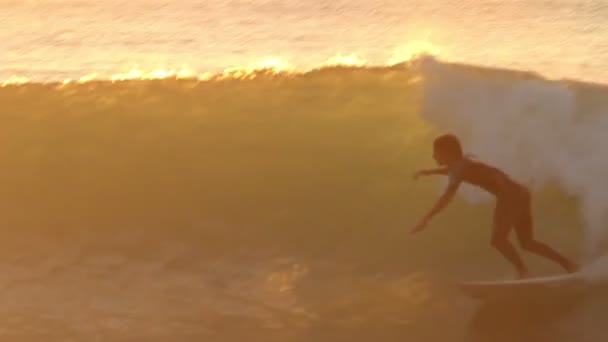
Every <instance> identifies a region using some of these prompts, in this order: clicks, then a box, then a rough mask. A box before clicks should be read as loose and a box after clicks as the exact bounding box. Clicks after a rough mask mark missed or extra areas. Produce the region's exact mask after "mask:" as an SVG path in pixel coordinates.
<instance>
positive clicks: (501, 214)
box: [492, 201, 528, 278]
mask: <svg viewBox="0 0 608 342" xmlns="http://www.w3.org/2000/svg"><path fill="white" fill-rule="evenodd" d="M508 209H509V208H508V207H506V206H505V205H504V204H503V203H500V201H499V202H497V203H496V209H495V210H494V229H493V231H492V246H494V248H496V249H497V250H498V251H499V252H500V253H501V254H502V255H503V256H504V257H505V258H507V260H509V262H510V263H511V264H512V265H513V266H515V268H516V269H517V273H518V275H519V277H520V278H525V277H526V276H527V275H528V269H527V268H526V266H525V265H524V262H523V261H522V259H521V257H520V256H519V254H518V253H517V250H516V249H515V247H514V246H513V244H512V243H511V242H510V241H509V232H510V231H511V228H512V227H513V225H512V220H511V219H510V216H511V215H510V213H509V210H508Z"/></svg>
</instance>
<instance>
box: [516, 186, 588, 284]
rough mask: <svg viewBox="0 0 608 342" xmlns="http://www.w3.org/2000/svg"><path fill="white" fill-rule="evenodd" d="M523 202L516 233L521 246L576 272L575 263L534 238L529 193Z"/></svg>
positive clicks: (567, 269)
mask: <svg viewBox="0 0 608 342" xmlns="http://www.w3.org/2000/svg"><path fill="white" fill-rule="evenodd" d="M522 204H523V205H525V206H524V207H522V208H521V212H520V213H521V215H519V217H518V218H517V220H516V223H515V234H517V239H518V240H519V243H520V244H521V247H522V248H523V249H524V250H526V251H528V252H530V253H534V254H536V255H540V256H543V257H545V258H547V259H550V260H553V261H554V262H556V263H558V264H560V265H561V266H562V267H563V268H564V269H565V270H566V271H567V272H570V273H572V272H576V270H577V269H578V267H577V266H576V264H575V263H573V262H572V261H570V260H568V259H567V258H566V257H564V256H563V255H561V254H560V253H559V252H557V251H556V250H554V249H553V248H551V247H549V245H547V244H544V243H542V242H540V241H538V240H536V239H534V232H533V228H534V227H533V226H534V223H533V219H532V205H531V201H530V196H529V194H528V195H527V196H526V198H525V199H524V201H523V202H522Z"/></svg>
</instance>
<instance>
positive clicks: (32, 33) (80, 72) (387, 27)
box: [0, 0, 608, 82]
mask: <svg viewBox="0 0 608 342" xmlns="http://www.w3.org/2000/svg"><path fill="white" fill-rule="evenodd" d="M607 19H608V3H606V2H605V1H603V0H526V1H521V0H506V1H494V0H466V1H454V0H436V1H419V0H414V1H408V2H407V3H404V2H403V1H398V0H373V1H369V0H354V1H344V0H335V1H324V0H312V1H306V2H302V1H293V0H263V1H248V0H207V1H194V0H183V1H165V0H134V1H127V2H126V1H116V0H103V1H95V2H92V1H83V0H28V1H9V0H4V1H2V2H0V32H1V33H0V50H1V51H2V54H1V55H0V79H7V78H9V77H11V76H19V77H26V78H29V79H38V80H45V79H61V80H63V79H65V78H72V79H77V78H80V77H82V76H85V75H90V74H93V73H96V74H97V75H98V76H99V77H105V76H108V75H113V74H120V73H125V72H128V71H130V70H133V69H140V70H142V71H145V72H150V71H153V70H157V69H165V70H182V69H188V70H192V71H193V72H197V73H204V72H217V71H221V70H224V69H225V68H230V67H237V66H246V65H251V64H259V63H263V62H264V61H266V60H268V59H277V58H279V59H281V60H282V61H283V62H284V63H289V64H290V65H293V66H294V67H296V68H298V69H309V68H313V67H316V66H318V65H323V64H326V63H327V62H328V60H330V61H333V62H335V61H336V58H335V57H339V56H342V57H345V56H350V58H347V59H346V60H349V61H351V62H352V61H353V60H354V58H355V57H356V60H357V61H365V62H367V63H368V64H373V65H384V64H387V63H389V62H391V61H399V60H401V59H404V58H407V57H408V56H410V55H411V54H412V53H414V52H419V50H427V51H432V52H434V53H438V54H439V55H440V56H441V57H442V58H443V59H444V60H449V61H455V62H466V63H469V64H476V65H486V66H500V67H509V68H517V69H526V70H532V71H536V72H540V73H542V74H543V75H545V76H547V77H551V78H564V77H567V78H577V79H584V80H591V81H596V82H599V81H605V80H606V78H607V77H608V76H607V74H606V71H605V70H606V68H605V65H606V64H607V59H606V55H607V52H608V35H607V32H608V27H607V26H606V25H608V24H606V23H607V22H608V20H607ZM337 60H342V61H343V60H344V58H342V59H340V58H338V59H337Z"/></svg>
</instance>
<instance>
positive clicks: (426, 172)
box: [414, 167, 448, 179]
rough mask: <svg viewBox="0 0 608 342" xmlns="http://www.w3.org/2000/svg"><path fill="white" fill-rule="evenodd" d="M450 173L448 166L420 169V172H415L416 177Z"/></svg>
mask: <svg viewBox="0 0 608 342" xmlns="http://www.w3.org/2000/svg"><path fill="white" fill-rule="evenodd" d="M447 174H448V168H447V167H438V168H435V169H426V170H420V171H418V172H416V173H415V174H414V179H416V178H418V177H420V176H430V175H447Z"/></svg>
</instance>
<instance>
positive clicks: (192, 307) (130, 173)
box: [0, 59, 608, 341]
mask: <svg viewBox="0 0 608 342" xmlns="http://www.w3.org/2000/svg"><path fill="white" fill-rule="evenodd" d="M605 98H606V90H605V89H604V88H603V87H601V86H597V85H589V84H577V83H573V82H570V83H568V82H561V83H560V82H551V81H548V80H544V79H542V78H540V77H538V76H536V75H532V74H525V73H519V72H515V71H506V70H492V69H482V68H477V67H473V66H465V65H455V64H446V63H442V62H439V61H436V60H432V59H431V60H429V59H420V60H417V61H415V62H412V63H410V64H405V65H397V66H394V67H384V68H364V67H360V68H355V67H353V68H338V67H336V68H325V69H320V70H315V71H311V72H307V73H302V74H269V73H260V74H258V75H256V77H255V78H252V79H215V80H207V81H199V80H171V79H164V80H146V81H123V82H102V81H92V82H87V83H83V84H76V83H73V84H25V85H13V86H6V87H3V88H0V108H2V125H0V130H1V134H0V137H1V139H2V141H1V143H0V161H1V163H2V164H1V165H0V166H1V170H2V177H0V189H2V191H1V192H0V218H1V219H2V223H3V226H4V227H5V229H4V231H3V239H2V242H1V244H2V252H1V253H2V256H3V258H1V259H2V261H0V267H1V268H2V270H3V272H2V273H3V277H2V279H1V280H0V281H1V283H2V286H3V287H4V289H5V291H4V292H3V294H2V295H0V298H2V299H4V300H5V301H6V303H7V305H3V306H2V308H0V316H4V317H5V318H6V319H5V320H2V321H3V322H5V323H3V326H2V328H3V329H4V330H3V331H5V332H6V335H7V336H12V337H14V339H15V340H19V339H21V340H28V339H29V340H31V339H33V338H34V337H36V338H39V337H45V338H46V339H47V340H48V339H49V338H50V339H54V338H56V339H58V340H65V338H67V337H71V338H90V337H91V336H99V337H105V338H106V339H113V340H129V341H132V340H138V339H142V340H144V339H145V340H151V339H152V340H155V339H157V340H160V339H167V338H172V339H178V340H189V339H195V340H197V339H199V340H200V338H201V337H207V338H209V339H213V340H226V341H228V340H235V341H236V340H243V338H247V339H248V340H252V339H253V340H259V341H274V340H276V341H292V340H293V341H302V340H309V339H314V340H327V341H336V340H341V339H346V338H348V339H350V340H360V341H364V340H368V339H369V338H371V337H372V336H374V338H377V337H378V336H381V337H382V338H384V339H385V340H403V338H406V339H409V340H416V341H433V340H445V339H446V338H447V337H450V338H453V336H463V337H464V338H465V339H467V340H475V341H478V340H480V339H481V340H483V339H484V338H487V340H491V341H495V340H497V338H499V337H504V338H505V339H506V340H521V339H522V338H528V337H526V336H537V335H536V334H547V335H550V336H552V337H555V338H566V337H567V338H568V340H572V338H571V337H572V335H568V334H564V332H563V331H562V330H560V329H562V328H563V329H566V330H567V331H568V333H569V334H578V333H580V335H576V336H575V337H581V336H582V337H581V338H583V337H585V338H587V337H586V336H600V335H597V334H600V333H601V330H598V332H597V334H595V332H594V331H589V329H586V330H585V331H580V332H579V331H578V330H577V327H579V326H581V325H580V324H578V323H584V324H583V325H585V326H587V327H593V326H598V329H600V328H601V325H600V324H595V323H596V322H595V321H594V319H595V318H594V317H602V316H603V315H601V314H600V313H601V310H603V309H602V307H605V305H603V306H602V305H600V303H601V300H596V301H594V302H593V304H586V305H585V306H582V307H580V306H578V304H577V303H578V302H575V303H574V305H571V304H572V301H571V300H570V299H565V298H560V299H557V298H552V300H551V301H550V303H552V305H554V306H555V308H554V309H555V310H552V314H555V315H556V316H560V317H559V319H560V320H562V319H563V318H564V317H566V318H567V320H566V322H568V323H567V324H566V326H561V325H560V326H559V327H558V328H555V327H553V326H550V325H547V324H545V323H546V322H554V321H555V320H557V319H558V318H557V317H556V316H555V317H554V316H551V317H548V316H547V312H546V311H543V310H544V309H542V308H545V307H546V304H547V303H546V302H544V303H542V304H534V303H531V302H530V301H524V302H525V303H524V304H521V305H528V306H527V307H526V308H525V310H526V312H528V313H532V312H536V314H535V315H536V316H535V317H529V316H526V320H527V322H528V323H529V322H530V320H532V321H533V322H536V321H535V319H538V325H536V326H534V327H531V326H529V325H525V326H524V325H522V324H524V323H523V322H522V321H521V319H522V317H523V316H521V315H520V314H518V312H521V309H522V308H521V307H519V308H518V307H517V305H516V304H512V305H510V306H507V307H504V306H502V307H499V308H498V309H497V308H494V307H492V306H490V307H486V306H484V307H483V308H482V309H479V308H478V307H477V306H476V305H475V303H473V302H471V301H469V300H468V299H467V298H465V297H463V296H461V295H459V294H458V293H455V292H454V291H453V289H452V288H451V286H450V282H451V281H454V280H457V279H463V278H467V279H471V278H496V277H504V276H505V275H506V276H509V275H510V272H512V270H511V269H510V268H509V265H508V264H507V263H506V262H505V261H504V260H502V259H501V258H500V256H499V255H498V253H496V252H495V251H493V250H492V249H491V248H490V246H489V242H488V241H489V236H490V218H491V210H492V203H491V201H489V200H488V198H487V197H484V196H483V195H481V194H479V193H478V192H477V191H476V190H475V189H471V188H467V187H465V188H464V189H463V191H462V192H461V193H462V195H463V196H462V197H459V198H458V199H457V200H456V201H455V203H453V205H452V206H451V207H450V208H449V209H447V210H446V212H445V213H443V214H442V215H440V216H439V217H438V218H437V219H436V220H435V221H433V223H432V224H431V225H430V226H429V227H428V231H425V232H424V233H423V234H421V235H419V236H415V237H410V236H409V235H408V234H407V232H408V230H409V228H410V227H411V226H412V225H413V224H414V223H415V222H416V220H417V219H418V218H419V217H420V215H422V214H423V213H424V211H425V210H427V209H428V208H429V207H430V205H432V202H433V200H434V199H435V198H436V196H437V195H438V193H439V191H440V190H441V187H442V186H443V180H432V179H431V180H428V179H425V180H420V181H417V182H413V181H412V179H411V174H412V172H413V171H415V170H416V169H418V168H422V167H428V166H430V165H431V162H432V158H431V148H430V147H431V141H432V139H433V137H434V136H435V135H437V134H439V133H441V132H444V131H452V132H455V133H457V134H458V135H460V136H461V137H462V139H463V142H464V144H465V146H466V148H467V150H468V151H470V152H471V153H473V154H475V155H476V156H478V157H479V158H480V159H483V160H486V161H489V162H492V163H494V164H496V165H498V166H500V167H503V168H505V169H506V170H507V171H509V172H510V173H512V174H513V175H514V177H515V178H517V179H519V180H521V181H522V182H525V183H527V184H529V185H530V186H531V187H533V188H534V189H535V214H536V225H537V235H538V236H539V238H541V239H542V240H545V241H547V242H549V243H551V244H552V245H555V246H556V247H557V248H558V249H560V250H562V251H564V253H566V254H568V255H570V256H573V257H578V256H579V255H581V254H582V255H600V252H601V246H602V241H603V239H604V235H605V232H604V229H603V225H604V223H605V222H604V221H605V215H606V204H605V203H608V202H607V201H604V200H603V196H606V195H605V194H606V193H608V192H606V191H604V190H603V188H604V187H605V186H606V185H604V183H603V182H602V179H601V177H602V175H603V173H604V172H603V171H604V169H603V168H602V166H603V165H604V163H605V160H607V158H608V157H604V155H603V154H602V153H601V152H602V151H601V149H602V146H604V144H603V142H604V141H603V139H606V138H604V135H603V133H602V127H606V126H605V123H604V122H605V121H606V118H605V116H603V115H602V112H603V109H604V106H605V101H604V99H605ZM470 202H473V203H470ZM599 260H600V261H601V259H599ZM526 261H527V262H529V263H530V265H531V267H532V268H533V269H534V270H535V272H537V273H539V274H544V273H550V272H555V271H556V270H557V269H556V268H555V266H554V265H551V264H547V263H546V262H545V261H542V260H539V259H538V258H533V257H530V258H528V257H527V256H526ZM598 262H599V261H598ZM598 262H596V263H594V264H593V265H594V268H593V270H594V271H593V272H594V273H593V274H595V275H598V274H602V272H603V270H604V268H603V267H601V265H602V264H601V263H598ZM537 311H538V312H537ZM488 312H489V313H488ZM497 312H498V313H497ZM558 313H559V315H558ZM471 315H473V316H472V317H473V318H471ZM488 315H489V317H488ZM492 316H494V317H495V318H496V320H492V319H491V318H492ZM15 317H16V318H15ZM455 317H456V318H455ZM479 317H482V318H483V319H480V318H479ZM484 317H485V318H484ZM441 318H445V319H444V320H442V322H449V323H446V324H445V327H444V328H445V329H441V331H438V330H437V329H436V328H435V327H436V322H437V319H441ZM469 321H470V322H469ZM497 322H498V323H497ZM560 322H561V321H560ZM496 324H498V325H497V326H494V325H496ZM488 327H491V328H488ZM556 329H557V330H556ZM594 334H595V335H594ZM556 336H557V337H556ZM552 340H556V339H552ZM557 340H558V339H557Z"/></svg>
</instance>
